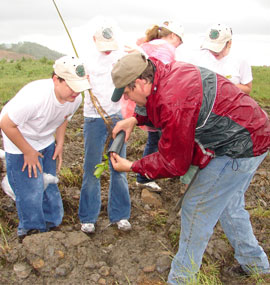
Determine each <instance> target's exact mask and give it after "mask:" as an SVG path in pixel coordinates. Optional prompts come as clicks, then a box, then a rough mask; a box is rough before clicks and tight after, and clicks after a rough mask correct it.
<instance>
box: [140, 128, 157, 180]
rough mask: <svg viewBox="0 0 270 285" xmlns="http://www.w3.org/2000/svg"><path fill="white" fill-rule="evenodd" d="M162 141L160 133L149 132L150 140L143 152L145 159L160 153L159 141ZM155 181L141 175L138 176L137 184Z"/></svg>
mask: <svg viewBox="0 0 270 285" xmlns="http://www.w3.org/2000/svg"><path fill="white" fill-rule="evenodd" d="M159 139H160V132H158V131H156V132H149V131H148V138H147V141H146V145H145V148H144V152H143V157H144V156H146V155H148V154H151V153H154V152H156V151H158V141H159ZM151 181H153V180H151V179H147V178H146V177H145V176H143V175H141V174H137V182H139V183H147V182H151Z"/></svg>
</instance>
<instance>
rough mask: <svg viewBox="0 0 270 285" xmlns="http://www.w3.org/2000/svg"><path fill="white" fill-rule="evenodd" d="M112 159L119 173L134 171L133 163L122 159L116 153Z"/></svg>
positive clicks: (114, 167)
mask: <svg viewBox="0 0 270 285" xmlns="http://www.w3.org/2000/svg"><path fill="white" fill-rule="evenodd" d="M110 159H111V163H112V166H113V169H114V170H116V171H118V172H130V171H132V170H131V166H132V161H129V160H127V159H125V158H122V157H121V156H120V155H118V154H117V153H115V152H111V154H110Z"/></svg>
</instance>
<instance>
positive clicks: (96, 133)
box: [79, 114, 131, 223]
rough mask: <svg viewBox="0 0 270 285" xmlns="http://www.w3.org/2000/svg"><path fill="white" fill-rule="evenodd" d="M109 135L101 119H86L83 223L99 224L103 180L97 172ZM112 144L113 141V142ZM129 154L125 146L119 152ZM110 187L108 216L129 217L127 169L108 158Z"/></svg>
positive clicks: (81, 209)
mask: <svg viewBox="0 0 270 285" xmlns="http://www.w3.org/2000/svg"><path fill="white" fill-rule="evenodd" d="M111 118H112V120H113V123H114V124H116V122H117V121H119V120H121V119H122V116H121V115H120V114H115V115H113V116H111ZM107 135H108V131H107V128H106V125H105V123H104V121H103V119H102V118H89V117H85V118H84V174H83V182H82V188H81V195H80V204H79V218H80V221H81V223H96V221H97V219H98V216H99V213H100V208H101V193H100V192H101V189H100V179H97V178H96V177H95V175H94V171H95V166H96V165H97V164H99V163H101V161H102V154H103V150H104V145H105V141H106V138H107ZM111 143H112V141H111ZM120 155H121V157H126V145H125V144H124V145H123V148H122V150H121V153H120ZM109 167H110V174H111V177H110V186H109V196H108V200H109V201H108V215H109V220H110V222H111V223H115V222H118V221H119V220H121V219H129V217H130V208H131V203H130V197H129V190H128V182H127V177H126V173H125V172H118V171H115V170H114V169H113V167H112V165H111V162H110V160H109Z"/></svg>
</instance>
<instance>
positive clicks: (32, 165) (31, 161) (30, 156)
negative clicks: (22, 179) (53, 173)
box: [22, 149, 43, 178]
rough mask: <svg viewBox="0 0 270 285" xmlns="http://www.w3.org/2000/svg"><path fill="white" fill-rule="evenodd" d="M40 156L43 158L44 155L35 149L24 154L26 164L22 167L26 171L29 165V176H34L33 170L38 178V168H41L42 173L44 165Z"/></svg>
mask: <svg viewBox="0 0 270 285" xmlns="http://www.w3.org/2000/svg"><path fill="white" fill-rule="evenodd" d="M39 157H41V158H43V155H42V154H41V153H40V152H38V151H36V150H34V149H33V150H32V151H30V152H27V153H25V154H24V164H23V167H22V171H24V170H25V168H26V167H28V177H29V178H31V177H32V170H33V172H34V177H35V178H37V168H38V169H39V171H40V173H42V167H41V165H40V163H39V160H38V158H39Z"/></svg>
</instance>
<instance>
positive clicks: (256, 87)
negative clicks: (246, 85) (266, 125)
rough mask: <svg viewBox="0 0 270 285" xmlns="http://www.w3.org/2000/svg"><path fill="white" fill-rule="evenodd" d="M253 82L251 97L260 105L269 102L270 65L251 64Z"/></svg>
mask: <svg viewBox="0 0 270 285" xmlns="http://www.w3.org/2000/svg"><path fill="white" fill-rule="evenodd" d="M252 73H253V82H252V91H251V94H250V95H251V97H253V98H254V99H255V100H256V101H257V102H258V103H260V104H261V105H262V106H266V105H268V106H269V104H270V67H269V66H253V67H252Z"/></svg>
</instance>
